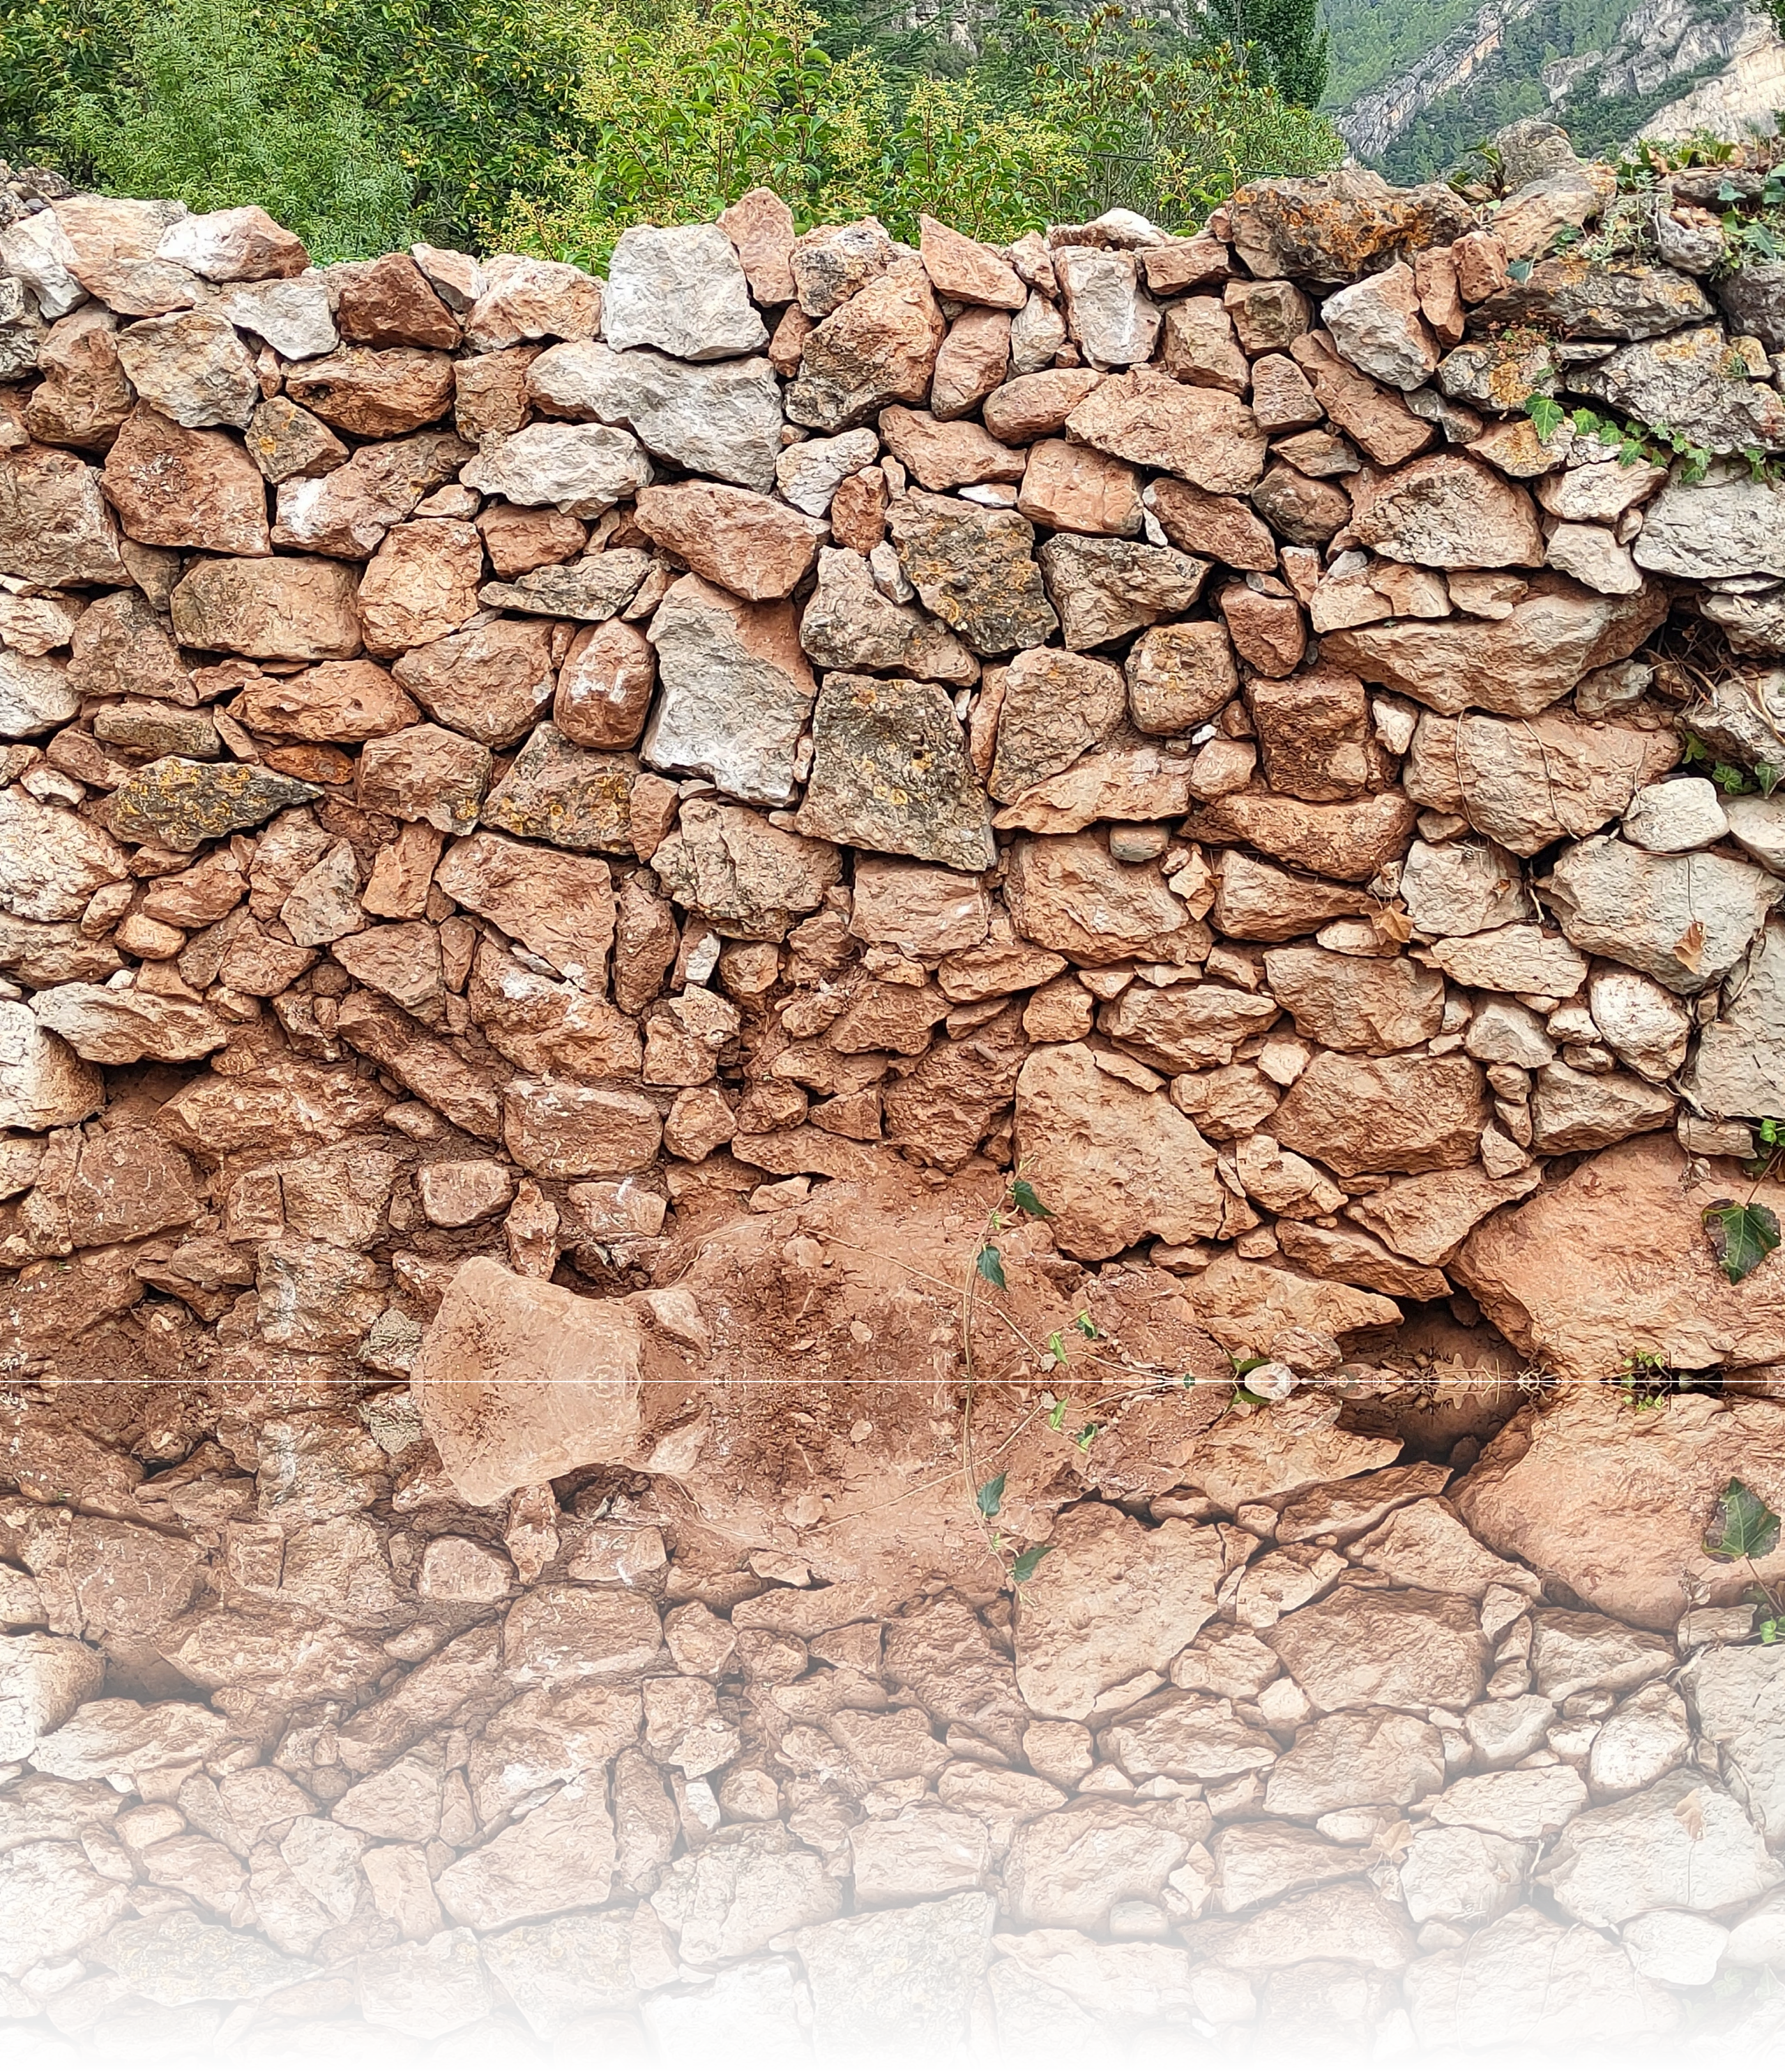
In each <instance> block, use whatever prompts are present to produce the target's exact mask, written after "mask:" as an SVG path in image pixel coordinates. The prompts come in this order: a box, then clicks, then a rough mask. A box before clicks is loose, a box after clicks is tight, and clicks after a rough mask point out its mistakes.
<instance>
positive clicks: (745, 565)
mask: <svg viewBox="0 0 1785 2072" xmlns="http://www.w3.org/2000/svg"><path fill="white" fill-rule="evenodd" d="M637 510H638V525H639V528H640V529H641V530H642V532H645V533H646V534H647V535H648V536H649V537H650V538H651V539H652V540H654V541H656V542H657V544H658V545H660V546H663V547H665V548H667V549H668V550H669V552H670V553H673V554H674V555H675V557H676V558H677V559H678V560H679V561H686V562H687V565H688V566H689V567H690V568H691V569H693V570H694V571H695V573H696V574H697V575H701V576H704V577H706V578H707V579H708V581H709V582H715V583H718V584H720V585H722V586H724V588H725V589H727V590H730V591H732V593H733V594H735V595H737V596H739V597H744V598H750V599H752V600H753V601H754V602H761V601H762V600H763V599H765V598H782V597H786V595H787V594H788V593H789V592H790V590H792V589H793V587H794V585H795V584H796V583H797V582H798V581H799V580H800V578H802V576H803V575H805V574H806V572H807V571H808V570H809V569H810V568H811V566H812V565H813V563H814V561H815V560H816V559H817V557H818V547H819V541H820V540H821V539H823V537H824V528H823V526H822V525H820V524H819V523H818V522H817V520H814V519H810V518H807V517H806V516H804V515H803V514H802V513H800V512H794V511H790V510H789V509H788V508H787V507H786V505H785V504H778V503H776V502H775V501H774V500H773V499H772V498H770V497H766V496H759V495H757V494H756V493H755V492H754V491H752V490H747V489H728V488H724V487H719V486H717V485H716V484H713V483H678V484H676V485H675V487H667V488H658V489H647V490H646V491H643V492H642V495H640V496H639V498H638V505H637ZM578 515H579V516H581V515H589V514H582V513H579V514H578Z"/></svg>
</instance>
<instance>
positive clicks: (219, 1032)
mask: <svg viewBox="0 0 1785 2072" xmlns="http://www.w3.org/2000/svg"><path fill="white" fill-rule="evenodd" d="M31 1008H32V1011H33V1012H34V1013H35V1014H36V1016H37V1018H38V1020H39V1022H41V1023H42V1024H43V1026H44V1027H45V1028H46V1029H51V1030H55V1033H56V1034H57V1035H58V1036H59V1037H60V1038H62V1039H63V1041H64V1042H66V1043H67V1044H68V1046H69V1047H70V1049H72V1050H73V1051H74V1052H75V1053H76V1055H77V1056H80V1057H83V1058H88V1059H92V1061H93V1062H94V1063H96V1064H101V1065H133V1064H135V1063H137V1062H138V1060H139V1059H143V1058H154V1059H162V1060H165V1061H167V1062H177V1061H181V1060H189V1059H193V1058H203V1057H204V1056H206V1055H207V1054H209V1053H210V1052H211V1051H212V1050H218V1049H220V1047H221V1046H223V1045H224V1043H225V1042H228V1038H229V1030H228V1027H227V1026H226V1025H225V1024H224V1023H223V1022H220V1021H219V1020H218V1019H217V1017H215V1015H214V1014H213V1013H211V1010H210V1009H209V1008H207V1007H206V1006H204V1005H203V1004H202V1003H201V1002H199V1001H187V1000H179V999H176V998H173V997H169V996H167V995H166V994H162V993H145V992H140V991H137V990H135V989H132V990H131V991H129V992H128V993H119V992H117V991H114V989H113V988H112V987H110V986H107V985H55V986H47V987H46V988H45V989H43V992H41V993H39V994H38V995H37V996H36V997H35V999H34V1000H33V1001H32V1002H31Z"/></svg>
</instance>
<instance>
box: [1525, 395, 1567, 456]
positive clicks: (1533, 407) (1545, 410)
mask: <svg viewBox="0 0 1785 2072" xmlns="http://www.w3.org/2000/svg"><path fill="white" fill-rule="evenodd" d="M1524 414H1525V415H1526V416H1527V417H1529V419H1530V420H1531V421H1532V423H1533V425H1534V426H1536V427H1537V437H1538V438H1540V439H1541V440H1542V442H1543V443H1544V444H1545V446H1548V445H1549V442H1550V440H1551V439H1553V438H1554V437H1555V435H1556V434H1557V431H1558V430H1560V429H1561V426H1562V425H1563V423H1564V422H1565V421H1566V419H1567V417H1568V413H1567V412H1566V411H1565V409H1563V408H1562V406H1561V404H1560V403H1558V402H1557V401H1556V399H1555V397H1553V396H1527V397H1525V399H1524Z"/></svg>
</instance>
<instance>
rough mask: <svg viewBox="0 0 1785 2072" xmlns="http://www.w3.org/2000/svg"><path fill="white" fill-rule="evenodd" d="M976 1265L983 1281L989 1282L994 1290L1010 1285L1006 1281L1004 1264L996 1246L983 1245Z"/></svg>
mask: <svg viewBox="0 0 1785 2072" xmlns="http://www.w3.org/2000/svg"><path fill="white" fill-rule="evenodd" d="M975 1264H976V1266H977V1268H978V1270H979V1278H980V1279H981V1280H982V1281H990V1282H991V1285H992V1286H993V1287H994V1288H1003V1287H1007V1286H1008V1285H1009V1284H1008V1282H1007V1281H1006V1280H1005V1279H1004V1262H1003V1259H1002V1258H1001V1257H1000V1256H999V1251H998V1248H997V1246H996V1245H995V1244H987V1245H982V1246H981V1247H980V1248H979V1259H978V1260H976V1261H975Z"/></svg>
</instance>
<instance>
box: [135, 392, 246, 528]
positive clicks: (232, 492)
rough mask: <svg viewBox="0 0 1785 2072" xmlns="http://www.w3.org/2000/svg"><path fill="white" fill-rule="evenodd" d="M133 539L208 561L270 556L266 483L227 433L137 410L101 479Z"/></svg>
mask: <svg viewBox="0 0 1785 2072" xmlns="http://www.w3.org/2000/svg"><path fill="white" fill-rule="evenodd" d="M101 480H102V481H103V482H104V483H105V495H106V499H107V501H108V502H109V503H110V504H111V505H112V507H113V509H114V510H116V512H117V514H118V516H119V518H120V519H121V520H122V522H123V525H124V529H125V532H127V533H128V534H129V537H131V538H132V539H133V540H141V541H143V542H144V543H145V544H146V545H149V546H152V547H199V548H202V549H204V550H205V551H206V552H207V553H213V554H269V553H272V551H273V539H272V535H271V533H270V532H269V529H268V526H267V517H266V483H265V479H263V477H262V475H261V471H260V470H259V469H258V468H257V467H256V466H255V465H254V463H253V462H252V460H251V459H250V458H248V451H247V449H246V448H245V447H244V446H243V445H242V443H241V442H240V440H239V439H236V438H232V436H231V435H230V434H228V432H220V431H187V430H185V429H184V428H183V426H178V425H176V424H174V423H173V422H171V421H170V420H169V419H168V418H166V417H162V416H161V415H160V413H158V412H157V411H154V410H151V409H150V408H149V407H148V405H146V404H142V403H139V404H138V405H137V407H136V409H135V410H134V411H133V412H132V413H131V415H130V417H129V421H128V422H127V423H126V424H125V426H124V427H123V429H122V430H121V431H120V433H119V434H118V436H117V440H116V442H114V443H113V447H112V450H111V452H110V453H109V454H108V455H107V457H106V461H105V474H104V475H103V476H102V477H101Z"/></svg>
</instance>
